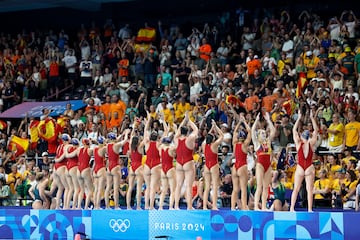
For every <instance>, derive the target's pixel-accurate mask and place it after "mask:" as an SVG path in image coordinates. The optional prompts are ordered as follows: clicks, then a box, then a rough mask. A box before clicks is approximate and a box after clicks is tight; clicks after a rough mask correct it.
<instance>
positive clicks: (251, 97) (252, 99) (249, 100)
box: [244, 88, 260, 112]
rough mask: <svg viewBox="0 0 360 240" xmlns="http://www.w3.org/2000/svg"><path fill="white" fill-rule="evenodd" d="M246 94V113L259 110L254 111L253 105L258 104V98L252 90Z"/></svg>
mask: <svg viewBox="0 0 360 240" xmlns="http://www.w3.org/2000/svg"><path fill="white" fill-rule="evenodd" d="M248 93H249V97H247V98H246V99H245V102H244V105H245V109H246V111H247V112H252V111H254V110H256V111H257V110H259V109H254V106H255V103H259V102H260V99H259V97H258V96H256V95H255V94H254V90H253V89H252V88H249V89H248ZM257 107H258V108H259V107H260V105H259V104H257Z"/></svg>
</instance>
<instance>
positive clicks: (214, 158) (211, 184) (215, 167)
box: [201, 119, 224, 210]
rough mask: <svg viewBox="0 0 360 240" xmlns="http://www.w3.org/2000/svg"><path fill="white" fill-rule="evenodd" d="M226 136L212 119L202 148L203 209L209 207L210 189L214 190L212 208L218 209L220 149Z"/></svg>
mask: <svg viewBox="0 0 360 240" xmlns="http://www.w3.org/2000/svg"><path fill="white" fill-rule="evenodd" d="M223 138H224V134H223V132H222V131H221V129H220V128H219V127H218V126H217V125H216V122H215V120H213V119H212V120H211V128H210V130H209V132H208V134H207V136H206V137H205V141H204V142H203V143H202V145H201V148H202V152H203V153H204V156H205V166H204V172H203V176H204V180H205V182H204V184H205V185H204V186H205V187H204V195H203V209H204V210H207V209H208V199H209V193H210V189H211V190H212V194H211V201H212V202H211V203H212V210H218V208H217V199H218V191H219V184H220V179H219V172H220V166H219V162H218V149H219V146H220V144H221V142H222V140H223Z"/></svg>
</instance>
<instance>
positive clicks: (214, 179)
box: [210, 165, 220, 210]
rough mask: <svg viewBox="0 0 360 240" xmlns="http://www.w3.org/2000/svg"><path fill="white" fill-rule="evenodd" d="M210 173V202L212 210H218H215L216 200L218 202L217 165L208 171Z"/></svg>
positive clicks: (218, 170) (218, 171) (218, 168)
mask: <svg viewBox="0 0 360 240" xmlns="http://www.w3.org/2000/svg"><path fill="white" fill-rule="evenodd" d="M210 172H211V175H210V176H211V182H212V184H211V185H212V194H211V200H212V203H213V204H212V210H219V209H218V208H217V200H218V192H219V181H220V180H219V173H220V167H219V165H215V166H213V167H212V168H211V169H210Z"/></svg>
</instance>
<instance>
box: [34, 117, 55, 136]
mask: <svg viewBox="0 0 360 240" xmlns="http://www.w3.org/2000/svg"><path fill="white" fill-rule="evenodd" d="M58 130H59V128H58V126H57V123H56V122H55V120H54V119H52V118H47V119H45V120H41V121H40V123H39V125H38V131H39V137H40V138H42V139H44V140H45V141H52V142H53V141H55V140H56V139H57V135H58V133H59V132H58Z"/></svg>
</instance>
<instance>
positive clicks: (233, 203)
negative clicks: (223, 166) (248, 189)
mask: <svg viewBox="0 0 360 240" xmlns="http://www.w3.org/2000/svg"><path fill="white" fill-rule="evenodd" d="M239 170H240V169H239ZM231 178H232V183H233V191H232V193H231V206H230V208H231V210H235V209H236V203H237V200H238V196H239V190H240V189H239V185H240V184H239V182H240V178H239V175H238V173H237V171H236V168H235V167H233V168H232V169H231Z"/></svg>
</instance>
